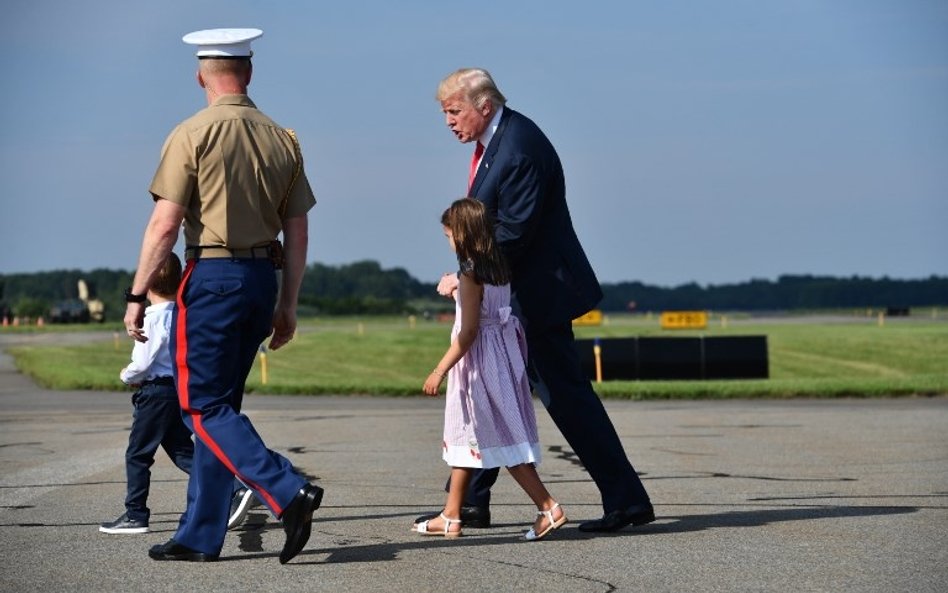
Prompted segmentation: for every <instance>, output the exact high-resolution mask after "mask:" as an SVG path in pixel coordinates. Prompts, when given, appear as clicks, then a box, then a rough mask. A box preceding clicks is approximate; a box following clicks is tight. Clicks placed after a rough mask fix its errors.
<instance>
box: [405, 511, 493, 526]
mask: <svg viewBox="0 0 948 593" xmlns="http://www.w3.org/2000/svg"><path fill="white" fill-rule="evenodd" d="M439 514H440V511H439V512H437V513H428V514H427V515H422V516H420V517H418V518H417V519H415V523H421V522H422V521H430V520H432V519H434V518H435V517H437V516H438V515H439ZM461 524H462V525H463V526H464V527H473V528H474V529H487V528H488V527H490V509H489V508H487V507H461Z"/></svg>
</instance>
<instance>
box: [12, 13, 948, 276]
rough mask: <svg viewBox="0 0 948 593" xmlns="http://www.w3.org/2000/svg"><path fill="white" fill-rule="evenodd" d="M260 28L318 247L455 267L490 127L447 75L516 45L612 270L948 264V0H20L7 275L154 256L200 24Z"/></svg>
mask: <svg viewBox="0 0 948 593" xmlns="http://www.w3.org/2000/svg"><path fill="white" fill-rule="evenodd" d="M219 26H233V27H259V28H261V29H263V30H264V37H263V38H262V39H260V40H258V41H257V42H255V43H254V51H255V57H254V68H255V72H254V80H253V83H252V84H251V87H250V95H251V97H252V98H253V99H254V100H255V101H256V103H257V104H258V106H259V107H260V108H261V109H262V110H264V111H265V112H266V113H267V114H268V115H270V116H271V117H273V118H274V119H276V120H277V121H278V122H280V123H281V124H283V125H285V126H287V127H292V128H294V129H296V131H297V133H298V134H299V136H300V138H301V140H302V144H303V150H304V154H305V158H306V166H307V173H308V175H309V177H310V180H311V182H312V185H313V188H314V190H315V191H316V194H317V198H318V200H319V204H318V205H317V206H316V208H315V209H314V210H313V211H312V213H311V217H310V235H311V246H310V254H309V256H310V261H319V262H322V263H327V264H332V265H336V264H343V263H349V262H353V261H357V260H361V259H373V260H377V261H379V262H380V263H381V264H382V265H383V266H385V267H403V268H406V269H407V270H408V271H409V272H410V273H411V274H412V275H414V276H415V277H417V278H419V279H421V280H425V281H433V280H435V279H436V278H437V277H438V276H439V275H440V273H441V272H444V271H447V270H450V269H451V268H453V256H452V254H451V253H450V251H449V250H448V249H447V247H446V245H445V244H444V240H443V237H442V235H441V229H440V226H439V224H438V219H439V215H440V213H441V211H442V210H443V208H444V207H445V206H446V205H447V204H448V203H450V201H451V200H453V199H454V198H456V197H459V196H460V195H462V194H463V192H464V190H465V184H466V179H467V167H468V163H469V159H470V151H471V148H470V147H469V146H462V145H460V144H458V143H457V141H456V140H455V139H454V138H453V136H452V135H451V134H450V133H449V132H448V131H447V128H446V127H445V125H444V121H443V118H442V116H441V113H440V110H439V106H438V104H437V103H436V102H435V100H434V91H435V88H436V86H437V83H438V81H439V80H440V79H441V77H442V76H444V75H446V74H448V73H449V72H451V71H453V70H454V69H456V68H458V67H461V66H482V67H485V68H487V69H489V70H490V71H491V72H492V73H493V75H494V77H495V79H496V80H497V82H498V84H499V86H500V88H501V90H502V91H503V92H504V93H505V94H506V95H507V98H508V100H509V105H510V106H511V107H513V108H514V109H517V110H519V111H521V112H523V113H525V114H527V115H528V116H530V117H531V118H533V119H534V120H535V121H536V122H537V123H538V124H539V125H540V126H541V127H542V128H543V129H544V130H545V131H546V133H547V135H548V136H549V137H550V139H551V140H552V141H553V143H554V145H555V146H556V147H557V149H558V151H559V153H560V157H561V159H562V160H563V163H564V168H565V171H566V178H567V194H568V199H569V202H570V208H571V211H572V214H573V219H574V223H575V226H576V228H577V231H578V233H579V235H580V238H581V240H582V242H583V244H584V246H585V247H586V250H587V253H588V255H589V257H590V260H591V261H592V263H593V266H594V268H595V269H596V270H597V272H598V274H599V276H600V278H601V280H603V281H607V282H618V281H622V280H640V281H643V282H646V283H650V284H659V285H666V286H672V285H677V284H681V283H685V282H692V281H694V282H698V283H701V284H718V283H725V282H739V281H743V280H749V279H751V278H767V279H775V278H777V277H778V276H779V275H782V274H820V275H836V276H851V275H861V276H872V277H881V276H889V277H893V278H922V277H927V276H929V275H932V274H937V275H948V34H946V31H948V2H942V1H938V0H933V1H926V0H885V1H883V0H836V1H828V0H827V1H817V0H785V1H782V2H780V1H766V2H761V1H759V0H720V1H716V2H706V1H699V0H693V1H678V2H676V1H664V2H662V1H658V0H656V1H650V2H642V1H637V0H626V1H595V0H591V1H589V2H565V1H564V2H559V1H549V0H548V1H535V0H525V1H520V0H506V1H504V2H500V1H494V0H482V1H481V2H479V3H467V4H457V3H454V4H452V3H433V2H422V1H420V0H403V1H400V2H388V1H380V0H378V1H357V0H354V1H352V2H348V3H322V2H303V1H283V2H263V1H259V0H258V1H251V0H230V1H227V2H221V1H201V2H196V1H184V0H163V1H162V2H138V1H134V2H131V1H127V0H126V1H119V0H86V1H83V2H62V1H52V0H8V1H7V2H5V4H4V18H3V20H2V22H0V55H2V56H3V58H4V75H5V82H4V85H3V86H4V90H3V95H4V109H3V110H2V112H0V113H2V115H0V117H2V121H0V125H2V130H3V134H2V141H0V242H2V245H3V247H4V248H3V249H0V273H17V272H33V271H44V270H54V269H83V270H91V269H93V268H102V267H104V268H113V269H127V270H131V269H133V268H134V267H135V265H136V264H137V255H138V250H139V247H140V241H141V235H142V231H143V229H144V225H145V222H146V221H147V219H148V215H149V213H150V211H151V200H150V197H149V195H148V193H147V187H148V184H149V182H150V181H151V177H152V174H153V173H154V168H155V166H156V164H157V158H158V152H159V150H160V148H161V144H162V142H163V141H164V139H165V136H166V135H167V134H168V132H169V131H170V130H171V128H172V127H173V126H174V125H175V124H176V123H178V122H179V121H180V120H182V119H184V118H186V117H188V116H189V115H191V114H192V113H193V112H195V111H197V110H198V109H200V108H202V107H203V106H204V95H203V93H202V91H201V89H199V88H198V87H197V85H196V83H195V82H194V70H195V67H196V60H195V59H194V58H193V51H194V50H193V48H192V47H190V46H187V45H185V44H184V43H182V42H181V36H182V35H184V34H185V33H187V32H189V31H193V30H197V29H204V28H212V27H219Z"/></svg>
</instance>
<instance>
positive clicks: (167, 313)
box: [119, 301, 174, 385]
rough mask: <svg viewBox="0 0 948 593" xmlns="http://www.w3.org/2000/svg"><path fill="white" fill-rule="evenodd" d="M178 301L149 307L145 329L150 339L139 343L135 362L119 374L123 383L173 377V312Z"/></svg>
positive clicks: (134, 350)
mask: <svg viewBox="0 0 948 593" xmlns="http://www.w3.org/2000/svg"><path fill="white" fill-rule="evenodd" d="M172 309H174V301H167V302H164V303H157V304H155V305H151V306H149V307H146V308H145V321H144V323H143V325H142V331H143V332H144V334H145V337H146V338H148V341H147V342H135V347H134V348H132V362H130V363H129V365H128V366H127V367H125V368H124V369H122V372H121V373H119V378H121V379H122V382H123V383H125V384H127V385H130V384H139V383H141V382H142V381H146V380H149V379H157V378H158V377H171V376H172V374H173V372H174V371H173V367H172V366H171V348H170V345H171V312H172Z"/></svg>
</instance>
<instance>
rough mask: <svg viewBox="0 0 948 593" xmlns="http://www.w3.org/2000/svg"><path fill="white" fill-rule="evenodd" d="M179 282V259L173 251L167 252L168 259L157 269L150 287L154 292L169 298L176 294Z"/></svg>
mask: <svg viewBox="0 0 948 593" xmlns="http://www.w3.org/2000/svg"><path fill="white" fill-rule="evenodd" d="M180 284H181V260H180V259H178V256H177V255H175V254H174V253H169V254H168V259H166V260H165V263H164V265H162V266H161V269H160V270H158V274H156V275H155V279H154V281H153V282H152V284H151V289H152V291H154V293H155V294H157V295H160V296H163V297H165V298H171V297H173V296H175V295H176V294H178V286H179V285H180Z"/></svg>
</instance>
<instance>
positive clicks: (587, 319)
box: [573, 309, 602, 325]
mask: <svg viewBox="0 0 948 593" xmlns="http://www.w3.org/2000/svg"><path fill="white" fill-rule="evenodd" d="M573 325H602V311H600V310H599V309H593V310H592V311H590V312H588V313H585V314H583V315H580V316H579V317H577V318H576V319H574V320H573Z"/></svg>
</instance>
